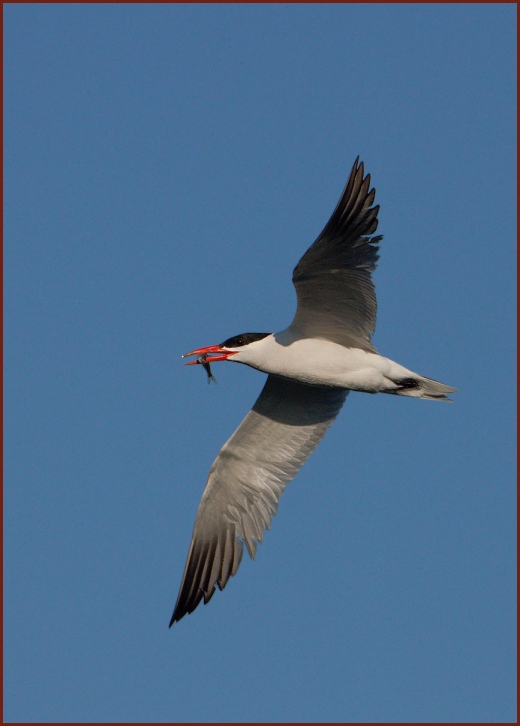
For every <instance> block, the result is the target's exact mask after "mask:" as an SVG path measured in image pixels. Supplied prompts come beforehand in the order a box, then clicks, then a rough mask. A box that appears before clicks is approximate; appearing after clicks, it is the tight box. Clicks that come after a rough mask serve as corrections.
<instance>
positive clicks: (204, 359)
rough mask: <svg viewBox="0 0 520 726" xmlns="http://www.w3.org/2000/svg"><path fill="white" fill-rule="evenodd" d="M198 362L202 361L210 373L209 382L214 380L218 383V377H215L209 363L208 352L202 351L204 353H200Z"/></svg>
mask: <svg viewBox="0 0 520 726" xmlns="http://www.w3.org/2000/svg"><path fill="white" fill-rule="evenodd" d="M197 363H200V364H201V366H204V370H205V371H206V373H207V374H208V383H210V381H214V382H215V383H216V382H217V379H216V378H215V376H214V375H213V373H212V372H211V366H210V364H209V363H208V354H207V353H202V355H199V357H198V358H197Z"/></svg>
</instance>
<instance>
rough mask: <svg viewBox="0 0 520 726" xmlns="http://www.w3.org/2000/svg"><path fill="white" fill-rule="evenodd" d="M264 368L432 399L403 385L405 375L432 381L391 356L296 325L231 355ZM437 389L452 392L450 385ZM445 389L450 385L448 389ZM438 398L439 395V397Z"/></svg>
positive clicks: (300, 378) (318, 382)
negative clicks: (307, 333) (305, 333)
mask: <svg viewBox="0 0 520 726" xmlns="http://www.w3.org/2000/svg"><path fill="white" fill-rule="evenodd" d="M229 360H230V361H231V362H232V363H245V364H246V365H248V366H250V367H251V368H256V369H257V370H259V371H263V372H264V373H272V374H273V375H277V376H284V377H285V378H293V379H296V380H298V381H301V382H302V383H310V384H312V385H316V386H338V387H339V388H348V389H349V390H350V391H363V392H364V393H393V394H398V395H405V396H413V397H416V398H417V397H419V398H427V397H429V396H428V392H427V391H426V390H425V388H424V385H423V387H420V386H417V387H411V386H410V385H405V386H403V383H402V381H403V380H406V381H407V380H409V379H410V380H417V382H418V383H421V382H424V381H428V379H425V378H424V377H423V376H419V375H418V374H417V373H414V372H413V371H410V370H408V369H407V368H404V367H403V366H401V365H399V363H395V362H394V361H392V360H390V359H389V358H384V357H383V356H382V355H379V354H378V353H372V352H371V351H368V350H363V349H362V348H345V346H343V345H339V344H338V343H334V342H333V341H330V340H319V339H316V338H299V337H298V335H297V334H296V333H295V332H294V330H292V328H291V327H289V328H286V330H282V331H281V332H280V333H274V334H273V335H268V336H267V337H265V338H262V339H261V340H258V341H255V342H253V343H250V344H249V345H246V346H244V347H243V348H242V349H241V350H240V351H239V352H238V353H236V354H235V355H233V356H232V357H230V358H229ZM434 383H436V384H437V386H440V387H441V389H442V390H440V391H438V392H439V393H440V394H442V395H443V393H442V392H443V391H444V392H446V393H448V392H451V391H452V389H451V388H450V387H449V386H443V384H438V383H437V382H436V381H435V382H434ZM444 389H446V390H444ZM437 397H439V396H437Z"/></svg>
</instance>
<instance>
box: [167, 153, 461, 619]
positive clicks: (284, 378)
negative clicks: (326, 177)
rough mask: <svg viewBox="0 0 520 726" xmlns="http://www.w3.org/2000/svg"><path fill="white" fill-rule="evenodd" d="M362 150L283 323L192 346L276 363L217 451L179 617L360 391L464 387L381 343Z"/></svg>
mask: <svg viewBox="0 0 520 726" xmlns="http://www.w3.org/2000/svg"><path fill="white" fill-rule="evenodd" d="M369 187H370V175H369V174H367V175H366V176H364V167H363V162H361V163H359V157H358V158H357V159H356V161H355V162H354V166H353V167H352V171H351V172H350V176H349V178H348V181H347V184H346V186H345V188H344V190H343V193H342V195H341V198H340V200H339V202H338V204H337V206H336V209H335V210H334V212H333V213H332V216H331V218H330V219H329V221H328V223H327V225H326V226H325V228H324V230H323V232H322V233H321V234H320V235H319V237H318V238H317V240H316V241H315V242H314V244H313V245H311V247H309V249H308V250H307V252H306V253H305V254H304V255H303V257H302V258H301V260H300V261H299V262H298V264H297V265H296V267H295V268H294V272H293V278H292V281H293V284H294V286H295V288H296V294H297V298H298V304H297V308H296V314H295V316H294V319H293V321H292V323H291V324H290V325H289V327H288V328H286V329H285V330H282V331H281V332H279V333H272V334H271V333H242V334H241V335H236V336H234V337H232V338H228V339H227V340H225V341H224V342H223V343H221V344H220V345H210V346H206V347H205V348H198V349H197V350H192V351H191V352H190V353H186V355H185V356H183V357H186V356H192V355H193V356H198V357H197V359H196V360H193V361H191V362H190V363H187V365H194V364H203V365H204V364H205V365H206V366H208V368H206V370H208V369H209V363H215V362H217V361H223V360H229V361H231V362H232V363H243V364H245V365H248V366H251V367H252V368H256V369H257V370H259V371H263V372H264V373H268V377H267V380H266V382H265V385H264V387H263V389H262V392H261V393H260V396H259V397H258V399H257V401H256V403H255V405H254V406H253V408H252V409H251V411H250V412H249V413H248V414H247V416H246V417H245V419H244V420H243V421H242V423H241V424H240V426H239V427H238V428H237V430H236V431H235V433H234V434H233V435H232V436H231V438H230V439H229V441H227V442H226V443H225V444H224V446H223V447H222V449H221V450H220V453H219V454H218V456H217V458H216V459H215V461H214V463H213V465H212V467H211V469H210V472H209V476H208V480H207V483H206V488H205V490H204V493H203V495H202V499H201V502H200V505H199V509H198V511H197V516H196V519H195V526H194V529H193V536H192V539H191V544H190V548H189V552H188V558H187V561H186V567H185V569H184V574H183V577H182V583H181V586H180V591H179V595H178V598H177V603H176V605H175V610H174V612H173V615H172V618H171V621H170V626H171V625H173V623H174V622H177V621H179V620H180V619H181V618H182V617H184V615H186V614H187V613H191V612H193V611H194V610H195V608H196V607H197V605H198V604H199V603H200V601H201V600H202V598H204V603H208V602H209V600H210V599H211V598H212V596H213V594H214V592H215V589H216V587H217V586H218V587H219V589H220V590H222V589H223V588H224V587H225V585H226V583H227V582H228V580H229V578H230V577H231V576H232V575H235V574H236V572H237V570H238V566H239V564H240V560H241V559H242V553H243V546H244V544H245V546H246V548H247V551H248V552H249V555H250V557H252V558H254V557H255V553H256V546H257V543H258V542H261V541H262V538H263V534H264V531H265V530H266V529H268V528H269V526H270V524H271V519H272V517H273V516H274V515H275V514H276V510H277V506H278V501H279V499H280V496H281V495H282V493H283V491H284V489H285V487H286V486H287V484H288V483H289V482H290V481H291V480H292V479H293V478H294V477H295V476H296V474H297V473H298V471H299V469H300V467H301V466H302V465H303V464H304V463H305V462H306V460H307V458H308V457H309V455H310V454H311V453H312V452H313V451H314V449H315V448H316V446H317V445H318V444H319V443H320V441H321V440H322V438H323V436H324V435H325V432H326V431H327V429H328V428H329V426H330V425H331V424H332V422H333V421H334V419H335V418H336V416H337V415H338V413H339V411H340V409H341V407H342V405H343V403H344V401H345V399H346V397H347V395H348V393H349V391H364V392H365V393H391V394H393V395H396V396H409V397H412V398H426V399H430V400H434V401H449V400H450V399H449V398H448V396H447V395H446V394H448V393H453V392H454V391H455V390H456V389H455V388H452V387H451V386H446V385H444V384H443V383H439V382H437V381H434V380H432V379H430V378H425V377H424V376H420V375H419V374H417V373H414V372H413V371H411V370H408V369H407V368H404V367H403V366H401V365H399V364H398V363H395V362H394V361H392V360H390V359H389V358H384V357H383V356H381V355H379V354H378V353H377V351H376V349H375V348H374V346H373V345H372V334H373V332H374V329H375V322H376V309H377V304H376V296H375V290H374V285H373V282H372V277H371V273H372V272H373V271H374V270H375V267H376V263H377V260H378V259H379V243H380V242H381V240H382V237H381V236H373V235H374V232H375V231H376V229H377V224H378V221H377V214H378V211H379V205H376V206H374V199H375V189H369Z"/></svg>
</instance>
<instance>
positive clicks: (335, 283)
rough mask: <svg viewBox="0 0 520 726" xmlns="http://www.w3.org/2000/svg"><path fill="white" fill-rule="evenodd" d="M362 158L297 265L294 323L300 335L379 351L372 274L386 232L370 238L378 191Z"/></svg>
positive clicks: (375, 227) (374, 223) (375, 220)
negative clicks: (372, 186) (373, 339)
mask: <svg viewBox="0 0 520 726" xmlns="http://www.w3.org/2000/svg"><path fill="white" fill-rule="evenodd" d="M358 161H359V157H358V158H357V159H356V161H355V162H354V166H353V167H352V171H351V172H350V176H349V179H348V182H347V184H346V186H345V189H344V190H343V193H342V195H341V198H340V200H339V202H338V204H337V206H336V209H335V210H334V212H333V213H332V217H331V218H330V219H329V221H328V222H327V225H326V226H325V229H324V230H323V232H322V233H321V234H320V235H319V237H318V239H317V240H316V242H314V244H313V245H312V246H311V247H309V249H308V250H307V252H306V253H305V254H304V255H303V257H302V258H301V260H300V261H299V263H298V265H297V266H296V267H295V269H294V273H293V283H294V286H295V288H296V294H297V296H298V307H297V310H296V315H295V317H294V320H293V322H292V328H293V329H294V330H295V331H297V332H298V333H300V334H301V335H302V337H311V338H320V339H326V340H332V341H333V342H335V343H339V344H340V345H344V346H346V347H356V348H363V349H364V350H368V351H373V352H375V348H374V347H373V345H372V342H371V335H372V333H373V332H374V329H375V323H376V311H377V303H376V295H375V290H374V285H373V283H372V278H371V273H372V272H373V271H374V270H375V268H376V263H377V260H378V259H379V254H378V244H379V242H380V241H381V240H382V236H378V237H370V235H372V234H374V232H375V231H376V229H377V214H378V212H379V206H378V205H376V206H372V204H373V202H374V199H375V194H376V191H375V189H372V190H370V191H369V187H370V174H367V176H366V177H365V178H363V174H364V167H363V162H361V163H360V164H358Z"/></svg>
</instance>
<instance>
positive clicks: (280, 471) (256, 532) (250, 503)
mask: <svg viewBox="0 0 520 726" xmlns="http://www.w3.org/2000/svg"><path fill="white" fill-rule="evenodd" d="M347 393H348V391H346V390H345V389H342V388H332V387H326V386H310V385H307V384H304V383H300V382H298V381H294V380H290V379H287V378H280V377H277V376H272V375H270V376H268V378H267V381H266V383H265V386H264V388H263V390H262V392H261V394H260V396H259V397H258V399H257V401H256V403H255V405H254V406H253V408H252V409H251V411H250V412H249V413H248V414H247V416H246V417H245V419H244V420H243V421H242V423H241V424H240V426H239V427H238V429H237V430H236V431H235V433H234V434H233V435H232V436H231V438H230V439H229V441H228V442H227V443H226V444H224V446H223V447H222V449H221V450H220V453H219V455H218V456H217V458H216V459H215V461H214V463H213V466H212V467H211V470H210V473H209V476H208V481H207V484H206V489H205V490H204V494H203V495H202V499H201V502H200V505H199V509H198V512H197V518H196V520H195V527H194V529H193V536H192V540H191V545H190V549H189V552H188V558H187V562H186V567H185V569H184V575H183V578H182V583H181V587H180V591H179V596H178V598H177V604H176V605H175V610H174V613H173V616H172V619H171V622H170V626H171V625H172V624H173V623H174V622H176V621H178V620H180V619H181V618H182V617H184V615H186V613H191V612H193V610H195V608H196V607H197V605H198V604H199V603H200V601H201V600H202V598H204V602H205V603H208V602H209V600H210V599H211V597H212V596H213V593H214V592H215V588H216V586H218V587H219V589H220V590H223V589H224V587H225V585H226V583H227V582H228V580H229V578H230V577H231V576H232V575H234V574H235V573H236V571H237V570H238V566H239V564H240V560H241V559H242V553H243V543H244V544H245V545H246V547H247V550H248V552H249V555H250V556H251V557H252V558H254V556H255V553H256V546H257V542H261V541H262V538H263V534H264V531H265V530H266V529H269V526H270V524H271V519H272V517H273V516H274V515H275V514H276V510H277V506H278V501H279V499H280V496H281V495H282V493H283V491H284V489H285V487H286V485H287V484H288V483H289V482H290V481H291V479H293V478H294V477H295V476H296V474H297V473H298V470H299V469H300V467H301V466H302V464H304V463H305V461H306V460H307V458H308V457H309V455H310V454H311V453H312V452H313V451H314V449H315V448H316V446H317V445H318V444H319V443H320V441H321V439H322V438H323V436H324V435H325V432H326V430H327V429H328V427H329V426H330V424H331V423H332V422H333V421H334V419H335V418H336V416H337V415H338V413H339V410H340V409H341V407H342V405H343V403H344V401H345V398H346V396H347Z"/></svg>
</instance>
